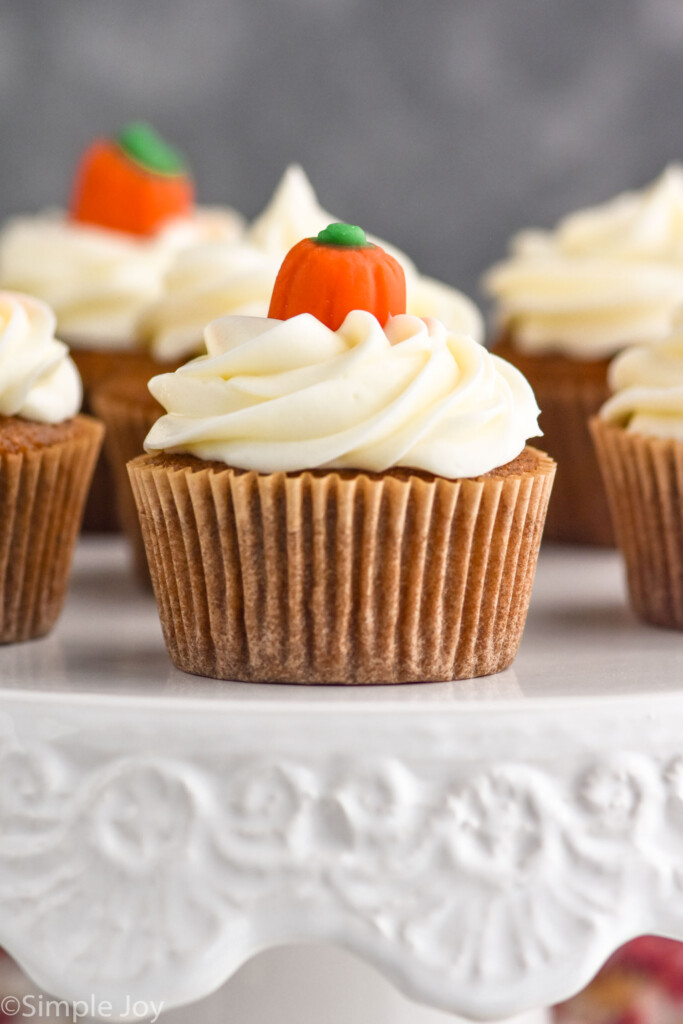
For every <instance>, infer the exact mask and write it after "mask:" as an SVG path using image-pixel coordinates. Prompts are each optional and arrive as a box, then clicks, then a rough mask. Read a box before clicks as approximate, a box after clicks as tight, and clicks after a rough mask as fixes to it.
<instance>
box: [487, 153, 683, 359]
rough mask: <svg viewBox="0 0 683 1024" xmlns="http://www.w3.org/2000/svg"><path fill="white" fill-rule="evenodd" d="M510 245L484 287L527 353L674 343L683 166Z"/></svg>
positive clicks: (575, 354)
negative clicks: (664, 341) (667, 339)
mask: <svg viewBox="0 0 683 1024" xmlns="http://www.w3.org/2000/svg"><path fill="white" fill-rule="evenodd" d="M511 249H512V255H511V258H510V259H509V260H508V261H507V262H505V263H501V264H499V265H498V266H496V267H494V268H493V269H492V270H491V271H489V273H488V274H487V275H486V277H485V281H484V283H485V287H486V288H487V290H488V291H489V293H490V294H492V295H493V296H494V297H495V298H496V300H497V302H498V310H499V318H500V320H501V324H502V327H503V328H509V329H510V331H511V332H512V335H513V339H514V343H515V345H516V346H517V347H518V348H519V349H521V350H522V351H525V352H528V353H545V352H559V353H562V354H564V355H567V356H570V357H572V358H576V359H602V358H605V357H608V356H611V355H613V354H614V353H615V352H617V351H619V350H620V349H622V348H624V347H625V346H627V345H632V344H637V343H643V342H652V341H658V340H660V339H662V338H665V337H666V336H667V335H668V334H669V333H670V332H671V330H672V327H673V324H674V322H675V320H676V318H677V316H678V315H679V312H680V310H681V307H683V167H679V166H671V167H669V168H667V170H666V171H665V172H664V173H663V174H662V176H661V177H660V178H659V179H658V180H657V181H655V182H654V184H652V185H651V186H650V187H649V188H646V189H644V190H642V191H639V192H628V193H625V194H624V195H621V196H618V197H617V198H616V199H613V200H612V201H610V202H608V203H605V204H604V205H602V206H598V207H595V208H593V209H588V210H583V211H579V212H577V213H574V214H572V215H571V216H569V217H567V218H565V219H564V220H563V221H561V222H560V224H559V225H558V227H557V228H556V230H555V231H554V232H542V231H526V232H522V233H521V234H519V235H518V236H517V237H516V238H515V239H513V242H512V246H511Z"/></svg>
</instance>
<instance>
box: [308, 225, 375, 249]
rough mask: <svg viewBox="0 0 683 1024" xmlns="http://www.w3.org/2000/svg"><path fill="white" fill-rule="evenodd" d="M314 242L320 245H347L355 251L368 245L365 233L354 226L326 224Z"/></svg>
mask: <svg viewBox="0 0 683 1024" xmlns="http://www.w3.org/2000/svg"><path fill="white" fill-rule="evenodd" d="M316 242H320V243H322V245H348V246H353V247H354V248H355V249H362V248H363V247H367V246H369V245H370V243H369V242H368V240H367V238H366V237H365V232H364V231H363V229H362V228H359V227H358V226H357V225H356V224H342V223H341V222H337V223H335V224H328V225H327V227H326V228H323V230H322V231H320V232H319V233H318V236H317V238H316Z"/></svg>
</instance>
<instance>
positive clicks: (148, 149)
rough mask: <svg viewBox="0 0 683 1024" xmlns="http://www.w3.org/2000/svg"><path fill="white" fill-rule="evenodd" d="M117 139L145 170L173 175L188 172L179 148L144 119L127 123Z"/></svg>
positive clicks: (126, 152)
mask: <svg viewBox="0 0 683 1024" xmlns="http://www.w3.org/2000/svg"><path fill="white" fill-rule="evenodd" d="M116 141H117V142H118V144H119V146H120V147H121V149H122V150H123V151H124V153H125V154H126V156H129V157H130V158H131V160H134V161H135V162H136V163H138V164H140V165H141V166H142V167H144V168H145V170H148V171H154V172H155V173H157V174H166V175H169V176H173V177H175V176H178V175H181V174H185V173H186V172H187V165H186V164H185V161H184V160H183V158H182V156H181V155H180V153H179V152H178V150H177V149H174V148H173V146H170V145H169V144H168V142H166V140H165V139H162V137H161V135H159V134H158V132H156V131H155V130H154V128H152V126H151V125H149V124H145V122H144V121H131V122H130V123H129V124H127V125H125V126H124V127H123V128H122V129H121V131H120V132H119V134H118V136H117V139H116Z"/></svg>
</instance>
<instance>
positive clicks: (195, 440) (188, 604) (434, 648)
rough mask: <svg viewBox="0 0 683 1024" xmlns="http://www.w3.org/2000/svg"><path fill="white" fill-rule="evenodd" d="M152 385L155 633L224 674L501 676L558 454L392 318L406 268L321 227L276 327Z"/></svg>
mask: <svg viewBox="0 0 683 1024" xmlns="http://www.w3.org/2000/svg"><path fill="white" fill-rule="evenodd" d="M205 339H206V345H207V351H208V355H205V356H201V357H199V358H198V359H195V360H193V361H192V362H190V363H188V364H186V365H185V366H183V367H181V368H180V369H179V370H177V371H176V372H175V373H169V374H163V375H161V376H159V377H155V378H153V380H152V381H151V382H150V390H151V391H152V393H153V395H154V396H155V398H156V399H157V400H158V401H159V402H160V403H161V405H162V406H163V407H164V408H165V409H166V410H167V412H166V415H164V416H162V417H161V418H160V419H159V420H158V421H157V423H156V424H155V426H154V427H153V428H152V430H151V431H150V434H149V436H148V437H147V440H146V442H145V448H146V449H147V452H148V454H147V455H143V456H140V457H138V458H137V459H135V460H133V461H132V462H131V463H130V464H129V472H130V477H131V482H132V486H133V491H134V494H135V499H136V502H137V507H138V512H139V515H140V521H141V525H142V532H143V538H144V542H145V547H146V549H147V556H148V559H149V564H150V570H151V575H152V582H153V585H154V590H155V594H156V598H157V602H158V605H159V611H160V616H161V621H162V626H163V629H164V635H165V638H166V642H167V646H168V649H169V653H170V656H171V658H172V660H173V661H174V663H175V664H176V665H177V666H178V667H179V668H181V669H183V670H185V671H188V672H193V673H196V674H201V675H208V676H213V677H215V678H221V679H238V680H246V681H272V682H298V683H346V684H362V683H397V682H407V681H427V680H440V679H444V680H445V679H456V678H463V677H471V676H476V675H485V674H488V673H491V672H497V671H500V670H501V669H503V668H505V667H506V666H507V665H509V664H510V662H511V661H512V659H513V658H514V656H515V653H516V651H517V647H518V645H519V641H520V638H521V633H522V629H523V626H524V621H525V617H526V612H527V607H528V603H529V596H530V591H531V584H532V580H533V575H534V570H535V565H536V557H537V553H538V547H539V544H540V537H541V530H542V527H543V521H544V517H545V512H546V507H547V502H548V497H549V493H550V488H551V485H552V479H553V475H554V464H553V462H552V460H550V459H548V458H547V457H546V456H545V455H544V454H542V453H541V452H537V451H536V450H534V449H533V448H529V447H525V442H526V439H527V438H528V437H530V436H534V435H536V434H537V415H538V409H537V406H536V403H535V400H534V397H533V393H532V391H531V389H530V387H529V385H528V384H527V382H526V381H525V380H524V378H523V377H522V376H521V374H519V372H518V371H517V370H515V369H514V367H512V366H510V365H509V364H507V363H505V362H503V361H502V360H500V359H498V358H497V357H496V356H493V355H491V354H490V353H488V352H487V351H486V350H485V349H484V348H483V347H482V346H481V345H479V344H478V343H477V342H476V341H475V340H474V339H473V338H471V337H469V336H467V335H464V334H460V333H456V332H453V331H450V330H448V328H446V327H445V326H444V325H443V324H441V323H440V322H439V321H437V320H435V319H431V318H426V319H425V320H421V319H419V318H418V317H415V316H412V315H408V314H406V313H405V277H404V274H403V272H402V269H401V267H400V265H399V264H398V262H397V261H396V260H395V259H394V258H393V257H391V256H390V255H388V254H387V253H385V252H384V251H383V250H382V249H381V248H380V247H379V246H376V245H372V244H368V243H367V240H366V238H365V236H364V234H363V232H362V231H361V230H360V229H359V228H354V227H351V226H349V225H331V226H330V227H328V228H327V229H326V230H324V231H323V232H321V233H320V234H319V235H318V237H317V238H316V239H304V240H303V241H301V242H299V243H298V244H297V245H296V246H295V247H294V249H293V250H292V251H291V252H290V253H289V254H288V256H287V257H286V259H285V261H284V263H283V265H282V268H281V270H280V272H279V274H278V278H277V280H276V283H275V287H274V290H273V296H272V300H271V303H270V309H269V315H268V317H267V318H261V317H245V316H227V317H223V318H221V319H218V320H216V321H214V322H213V323H212V324H210V325H209V327H208V328H207V329H206V334H205Z"/></svg>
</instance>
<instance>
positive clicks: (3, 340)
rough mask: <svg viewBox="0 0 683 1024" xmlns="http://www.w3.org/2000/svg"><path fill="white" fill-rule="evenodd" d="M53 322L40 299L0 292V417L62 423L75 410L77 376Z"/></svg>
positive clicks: (78, 386) (79, 395) (78, 389)
mask: <svg viewBox="0 0 683 1024" xmlns="http://www.w3.org/2000/svg"><path fill="white" fill-rule="evenodd" d="M55 327H56V320H55V315H54V313H53V312H52V310H51V309H50V307H49V306H47V305H46V304H45V303H44V302H41V301H40V299H34V298H32V297H31V296H29V295H21V294H19V293H17V292H1V291H0V416H21V417H22V419H26V420H35V421H37V422H38V423H61V422H62V421H63V420H66V419H69V418H70V417H71V416H75V415H76V413H77V412H78V410H79V409H80V407H81V400H82V397H83V392H82V388H81V378H80V377H79V375H78V370H77V369H76V366H75V365H74V363H73V360H72V359H71V358H70V356H69V350H68V348H67V346H66V345H65V344H64V343H63V342H61V341H57V340H56V339H55Z"/></svg>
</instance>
